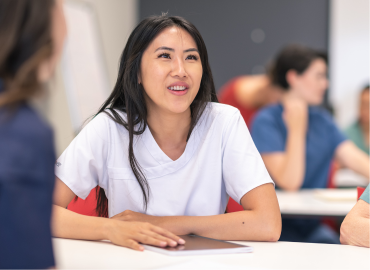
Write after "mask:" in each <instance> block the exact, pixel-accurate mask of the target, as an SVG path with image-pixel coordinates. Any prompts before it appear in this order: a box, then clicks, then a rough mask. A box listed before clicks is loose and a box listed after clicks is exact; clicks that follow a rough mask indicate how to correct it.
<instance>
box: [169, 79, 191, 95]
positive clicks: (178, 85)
mask: <svg viewBox="0 0 370 270" xmlns="http://www.w3.org/2000/svg"><path fill="white" fill-rule="evenodd" d="M167 89H168V91H170V93H171V94H174V95H176V96H182V95H185V94H186V93H187V92H188V90H189V85H188V84H187V83H185V82H175V83H173V84H170V85H169V86H168V87H167Z"/></svg>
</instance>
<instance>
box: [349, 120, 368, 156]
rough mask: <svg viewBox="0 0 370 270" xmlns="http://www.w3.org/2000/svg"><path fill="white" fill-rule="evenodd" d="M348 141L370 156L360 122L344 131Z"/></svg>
mask: <svg viewBox="0 0 370 270" xmlns="http://www.w3.org/2000/svg"><path fill="white" fill-rule="evenodd" d="M344 133H345V134H346V136H347V137H348V139H350V140H351V141H352V142H354V144H355V145H356V146H357V147H358V148H360V149H361V150H362V151H364V152H365V153H367V154H368V155H369V147H368V146H366V144H365V139H364V136H363V135H362V131H361V127H360V124H359V123H358V122H356V123H354V124H352V125H351V126H349V127H348V128H346V130H345V131H344Z"/></svg>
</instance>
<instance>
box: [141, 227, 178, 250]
mask: <svg viewBox="0 0 370 270" xmlns="http://www.w3.org/2000/svg"><path fill="white" fill-rule="evenodd" d="M143 233H144V234H146V235H148V236H151V237H153V238H155V239H157V240H159V241H163V242H166V245H168V246H171V247H175V246H177V244H178V242H177V241H175V240H173V239H171V238H168V237H165V236H163V235H160V234H158V233H156V232H154V231H151V230H148V231H145V232H143Z"/></svg>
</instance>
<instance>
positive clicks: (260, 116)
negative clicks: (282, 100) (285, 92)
mask: <svg viewBox="0 0 370 270" xmlns="http://www.w3.org/2000/svg"><path fill="white" fill-rule="evenodd" d="M282 112H283V107H282V105H281V104H272V105H269V106H266V107H264V108H262V109H261V110H259V111H258V112H257V114H256V116H255V117H254V120H253V123H256V122H259V121H266V120H268V121H273V120H276V118H281V115H282Z"/></svg>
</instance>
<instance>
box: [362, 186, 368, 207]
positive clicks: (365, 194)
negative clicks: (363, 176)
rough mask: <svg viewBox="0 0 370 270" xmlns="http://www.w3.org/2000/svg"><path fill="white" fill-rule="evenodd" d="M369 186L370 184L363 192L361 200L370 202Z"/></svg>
mask: <svg viewBox="0 0 370 270" xmlns="http://www.w3.org/2000/svg"><path fill="white" fill-rule="evenodd" d="M369 187H370V185H368V186H367V188H366V189H365V191H364V193H362V195H361V197H360V200H363V201H365V202H367V203H370V188H369Z"/></svg>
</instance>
